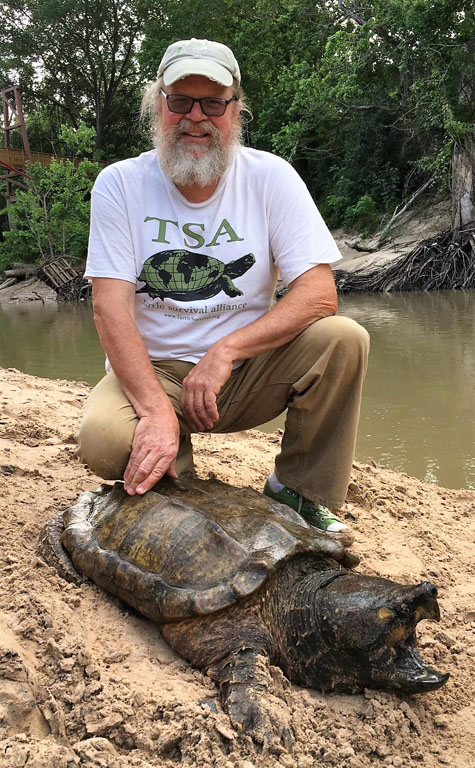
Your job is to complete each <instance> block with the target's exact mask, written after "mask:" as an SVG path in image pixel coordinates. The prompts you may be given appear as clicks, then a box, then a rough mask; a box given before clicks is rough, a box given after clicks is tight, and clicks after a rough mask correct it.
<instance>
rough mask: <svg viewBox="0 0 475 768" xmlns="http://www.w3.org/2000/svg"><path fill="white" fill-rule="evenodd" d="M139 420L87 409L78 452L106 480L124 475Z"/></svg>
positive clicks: (77, 440) (82, 459) (79, 431)
mask: <svg viewBox="0 0 475 768" xmlns="http://www.w3.org/2000/svg"><path fill="white" fill-rule="evenodd" d="M136 423H137V422H136V420H134V421H131V422H126V423H124V422H123V421H119V420H118V419H115V420H114V419H111V418H105V417H104V416H103V415H101V414H97V412H95V413H92V414H88V413H87V411H86V412H85V413H84V415H83V418H82V420H81V424H80V427H79V430H78V432H77V434H76V442H77V445H78V447H77V450H76V456H77V457H78V458H79V460H80V461H81V462H82V463H83V464H87V466H88V467H89V469H90V470H91V471H92V472H94V474H96V475H98V476H99V477H102V479H103V480H119V479H122V477H123V474H124V470H125V468H126V466H127V462H128V460H129V456H130V452H131V450H132V440H133V435H134V431H135V426H136Z"/></svg>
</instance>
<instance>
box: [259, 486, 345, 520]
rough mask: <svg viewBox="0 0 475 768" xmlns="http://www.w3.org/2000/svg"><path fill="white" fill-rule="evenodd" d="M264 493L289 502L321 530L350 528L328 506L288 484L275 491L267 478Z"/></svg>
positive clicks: (282, 501) (288, 504)
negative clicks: (288, 486)
mask: <svg viewBox="0 0 475 768" xmlns="http://www.w3.org/2000/svg"><path fill="white" fill-rule="evenodd" d="M264 495H265V496H269V498H271V499H275V500H276V501H280V502H281V504H287V506H289V507H292V509H295V511H296V512H298V513H299V515H301V516H302V517H303V519H304V520H306V521H307V523H309V524H310V525H313V526H314V528H318V529H319V530H321V531H326V532H327V533H347V532H349V530H350V529H349V527H348V526H347V525H346V524H345V523H344V522H343V521H342V520H340V518H338V517H337V516H336V515H334V514H333V512H331V511H330V510H329V509H328V507H324V506H322V505H321V504H313V502H311V501H308V499H305V498H304V497H303V496H300V495H299V494H298V493H296V492H295V491H293V490H292V489H291V488H287V486H286V485H284V487H283V488H282V490H280V491H273V490H272V488H271V487H270V485H269V480H267V481H266V484H265V486H264Z"/></svg>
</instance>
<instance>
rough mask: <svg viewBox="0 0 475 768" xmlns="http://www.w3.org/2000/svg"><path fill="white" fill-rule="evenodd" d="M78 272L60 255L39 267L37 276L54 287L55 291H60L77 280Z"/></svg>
mask: <svg viewBox="0 0 475 768" xmlns="http://www.w3.org/2000/svg"><path fill="white" fill-rule="evenodd" d="M78 274H79V273H78V272H76V270H75V269H74V268H73V267H72V266H71V264H70V263H69V262H68V261H67V260H66V259H64V258H63V257H62V256H60V257H59V258H58V259H55V260H54V261H50V262H48V264H44V265H43V266H42V267H40V268H39V270H38V273H37V277H39V278H40V280H42V281H43V282H44V283H46V284H47V285H49V286H50V287H51V288H54V290H55V291H61V290H64V289H65V288H67V286H68V285H69V284H70V283H71V282H72V281H74V280H77V278H78Z"/></svg>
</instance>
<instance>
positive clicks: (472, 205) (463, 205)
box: [452, 136, 475, 238]
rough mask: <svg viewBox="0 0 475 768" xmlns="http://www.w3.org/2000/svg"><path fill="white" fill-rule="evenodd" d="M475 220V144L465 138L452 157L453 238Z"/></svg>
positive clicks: (455, 148) (468, 138) (468, 137)
mask: <svg viewBox="0 0 475 768" xmlns="http://www.w3.org/2000/svg"><path fill="white" fill-rule="evenodd" d="M474 220H475V144H474V140H473V138H472V137H470V136H467V137H466V138H465V140H464V143H463V145H462V146H460V145H459V144H456V145H455V147H454V154H453V156H452V228H453V232H454V238H456V237H457V235H458V233H459V231H460V230H461V229H463V227H464V226H466V225H467V224H468V223H469V222H471V221H474Z"/></svg>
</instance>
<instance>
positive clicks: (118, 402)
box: [78, 39, 368, 541]
mask: <svg viewBox="0 0 475 768" xmlns="http://www.w3.org/2000/svg"><path fill="white" fill-rule="evenodd" d="M144 103H145V109H147V106H148V107H150V105H152V112H153V118H154V142H155V150H151V151H150V152H146V153H144V154H142V155H140V156H139V157H137V158H133V159H130V160H124V161H121V162H119V163H115V164H114V165H111V166H109V167H107V168H105V169H104V170H103V171H102V172H101V174H100V175H99V177H98V179H97V181H96V183H95V186H94V190H93V193H92V212H91V234H90V247H89V256H88V263H87V269H86V275H87V276H88V277H89V278H91V279H92V282H93V301H94V315H95V321H96V326H97V330H98V333H99V336H100V339H101V343H102V346H103V347H104V350H105V352H106V354H107V359H108V362H107V368H108V373H107V375H106V377H105V378H104V379H103V380H102V381H101V382H100V383H99V384H98V385H97V387H96V388H95V389H94V391H93V393H92V394H91V397H90V399H89V401H88V403H87V404H86V406H85V409H84V413H83V419H82V424H81V428H80V433H79V437H78V443H79V449H78V454H79V456H80V457H81V459H82V460H83V461H84V462H85V463H87V464H88V465H89V466H90V467H91V469H92V470H93V471H94V472H95V473H96V474H98V475H99V476H101V477H103V478H104V479H120V478H122V477H123V478H124V487H125V490H126V491H127V492H128V493H129V494H131V495H133V494H136V493H138V494H142V493H145V492H146V491H147V490H149V489H150V488H152V486H153V485H155V483H156V482H157V481H158V480H160V478H161V477H162V476H163V475H164V474H168V475H170V476H171V477H175V478H176V477H177V476H178V474H179V473H180V472H182V471H183V470H185V469H192V468H193V456H192V447H191V440H190V434H191V433H192V432H202V431H211V432H230V431H237V430H242V429H248V428H250V427H254V426H258V425H259V424H262V423H264V422H265V421H268V420H269V419H271V418H274V417H275V416H276V415H278V414H279V413H282V412H283V411H284V410H285V409H286V408H288V414H287V419H286V425H285V432H284V436H283V439H282V447H281V453H280V455H279V456H278V457H277V458H276V467H275V472H273V473H272V474H271V476H270V477H269V479H268V481H267V483H266V486H265V489H264V492H265V493H266V494H267V495H269V496H271V497H273V498H275V499H278V500H280V501H283V502H284V503H287V504H289V505H290V506H292V507H294V508H295V509H297V510H298V511H299V512H300V514H301V515H302V516H303V517H305V519H306V520H307V521H308V522H310V523H311V524H312V525H315V526H316V527H318V528H321V529H323V530H327V531H329V532H330V533H333V534H335V535H337V536H338V537H340V538H342V540H345V541H348V540H349V539H350V538H351V534H350V532H349V530H348V527H347V526H346V524H345V523H344V522H343V521H342V520H340V519H339V518H338V517H337V515H336V514H335V513H334V512H332V511H330V508H333V509H337V508H338V507H339V506H341V504H342V502H343V501H344V498H345V495H346V490H347V484H348V480H349V475H350V471H351V464H352V458H353V452H354V445H355V437H356V428H357V422H358V415H359V404H360V396H361V386H362V381H363V377H364V373H365V369H366V358H367V349H368V337H367V334H366V331H364V330H363V329H362V328H361V327H360V326H358V325H357V324H356V323H354V322H353V321H351V320H349V319H348V318H342V317H339V316H335V315H336V311H337V298H336V291H335V286H334V282H333V277H332V273H331V269H330V266H329V265H330V263H331V262H333V261H335V260H337V259H338V258H340V255H339V253H338V250H337V248H336V245H335V243H334V241H333V239H332V237H331V235H330V233H329V232H328V229H327V228H326V226H325V224H324V222H323V220H322V219H321V217H320V214H319V213H318V211H317V209H316V207H315V205H314V203H313V201H312V199H311V197H310V195H309V193H308V191H307V189H306V187H305V185H304V183H303V182H302V180H301V179H300V177H299V176H298V175H297V174H296V173H295V171H294V170H293V169H292V168H291V166H289V165H288V164H287V163H286V162H285V161H283V160H281V159H280V158H277V157H275V156H274V155H271V154H269V153H265V152H258V151H256V150H251V149H247V148H244V147H242V146H241V144H240V138H239V137H240V127H241V120H240V113H241V110H242V106H243V103H242V91H241V89H240V72H239V66H238V63H237V61H236V59H235V58H234V55H233V53H232V51H231V50H230V49H229V48H227V47H226V46H224V45H222V44H220V43H217V42H212V41H208V40H195V39H191V40H185V41H180V42H177V43H174V44H173V45H171V46H169V48H168V49H167V51H166V52H165V55H164V57H163V59H162V61H161V63H160V67H159V69H158V74H157V80H156V82H155V83H154V84H153V85H152V86H151V89H149V91H148V93H147V95H146V98H145V102H144ZM279 272H280V275H281V276H282V278H283V280H284V281H285V282H286V284H287V285H288V287H289V290H288V293H287V294H286V295H285V296H284V297H283V298H282V299H281V300H280V301H279V302H278V303H277V304H272V298H273V292H274V288H275V283H276V279H277V276H278V273H279Z"/></svg>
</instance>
